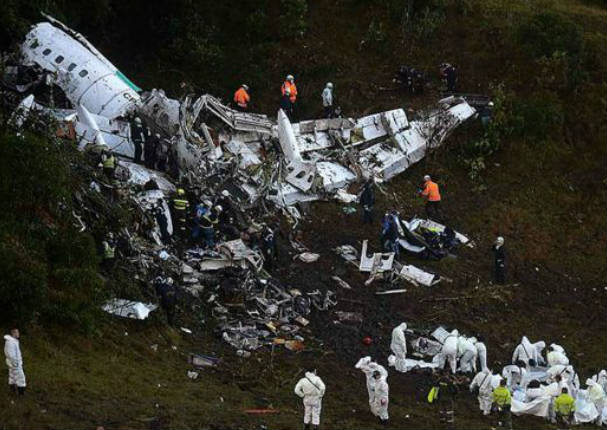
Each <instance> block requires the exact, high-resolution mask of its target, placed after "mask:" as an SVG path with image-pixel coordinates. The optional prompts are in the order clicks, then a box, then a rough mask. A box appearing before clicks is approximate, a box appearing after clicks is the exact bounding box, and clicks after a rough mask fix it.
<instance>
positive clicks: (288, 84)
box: [280, 81, 297, 103]
mask: <svg viewBox="0 0 607 430" xmlns="http://www.w3.org/2000/svg"><path fill="white" fill-rule="evenodd" d="M287 88H289V89H290V90H291V93H290V94H289V100H291V103H295V100H297V87H296V86H295V82H293V83H291V82H289V81H284V82H283V84H282V87H280V92H281V93H282V95H283V96H284V95H285V90H286V89H287Z"/></svg>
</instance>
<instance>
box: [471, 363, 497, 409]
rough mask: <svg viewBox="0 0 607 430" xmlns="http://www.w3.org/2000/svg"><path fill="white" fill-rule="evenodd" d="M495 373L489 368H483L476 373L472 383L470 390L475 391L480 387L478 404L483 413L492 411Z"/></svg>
mask: <svg viewBox="0 0 607 430" xmlns="http://www.w3.org/2000/svg"><path fill="white" fill-rule="evenodd" d="M492 381H493V375H492V374H491V371H490V370H489V369H485V370H481V371H480V372H478V373H477V374H476V376H475V377H474V379H472V382H471V383H470V391H471V392H474V390H475V389H477V388H478V406H479V408H480V410H481V411H483V415H489V414H490V413H491V404H492V403H493V396H492V394H493V388H494V387H493V384H492Z"/></svg>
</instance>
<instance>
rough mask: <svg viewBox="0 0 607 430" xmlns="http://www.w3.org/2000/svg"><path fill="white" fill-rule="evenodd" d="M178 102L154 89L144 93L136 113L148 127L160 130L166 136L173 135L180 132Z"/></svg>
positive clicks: (161, 91) (179, 104)
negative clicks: (151, 126) (143, 119)
mask: <svg viewBox="0 0 607 430" xmlns="http://www.w3.org/2000/svg"><path fill="white" fill-rule="evenodd" d="M180 106H181V103H180V102H179V100H175V99H171V98H169V97H167V96H166V94H165V93H164V91H163V90H158V89H156V88H154V89H152V91H150V92H149V93H144V96H143V100H142V102H141V103H140V105H139V109H138V112H139V113H140V114H141V115H142V116H143V117H144V118H145V120H146V122H147V123H148V124H149V125H153V126H154V127H155V128H156V129H157V130H161V131H163V132H164V133H166V134H168V135H173V134H175V133H177V132H178V131H179V130H180V127H181V125H180V122H179V110H180Z"/></svg>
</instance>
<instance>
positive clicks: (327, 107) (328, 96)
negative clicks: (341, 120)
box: [321, 82, 333, 118]
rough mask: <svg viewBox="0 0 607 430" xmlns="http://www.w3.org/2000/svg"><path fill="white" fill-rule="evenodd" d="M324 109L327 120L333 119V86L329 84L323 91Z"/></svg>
mask: <svg viewBox="0 0 607 430" xmlns="http://www.w3.org/2000/svg"><path fill="white" fill-rule="evenodd" d="M321 97H322V107H323V110H324V112H323V114H324V117H325V118H333V84H332V83H331V82H327V85H325V89H324V90H322V94H321Z"/></svg>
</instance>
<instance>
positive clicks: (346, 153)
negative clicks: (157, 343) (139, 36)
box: [2, 15, 476, 349]
mask: <svg viewBox="0 0 607 430" xmlns="http://www.w3.org/2000/svg"><path fill="white" fill-rule="evenodd" d="M45 17H46V18H47V20H48V22H43V23H39V24H36V25H34V26H33V27H32V29H31V30H30V32H29V33H28V34H27V36H26V38H25V42H24V43H23V45H22V46H21V52H20V58H19V60H18V61H17V63H16V65H7V66H6V67H5V75H4V77H3V80H2V83H3V85H4V86H5V87H9V88H11V89H12V90H13V91H15V92H17V93H18V94H20V95H21V97H24V98H23V99H22V101H21V103H20V104H19V106H18V108H17V109H16V110H15V112H14V114H13V115H12V117H11V122H12V123H13V125H14V126H16V127H17V128H18V127H20V126H21V125H22V124H23V122H24V121H25V120H26V119H27V118H28V116H30V115H32V114H33V113H37V114H42V115H45V116H50V117H52V118H54V120H55V121H56V123H57V124H59V129H58V131H57V134H58V135H60V136H62V137H66V138H69V139H72V140H76V141H77V142H78V147H79V148H80V149H81V150H86V149H91V150H96V149H99V148H105V149H109V150H111V151H113V152H114V153H115V154H117V155H119V156H120V157H121V162H120V163H119V169H118V170H120V172H117V176H119V177H120V179H121V181H122V182H123V183H124V184H133V185H139V186H143V185H144V184H147V183H148V182H154V184H155V187H154V189H145V190H143V191H141V190H140V191H138V192H137V194H136V195H134V196H133V201H134V202H135V204H136V205H138V206H139V207H140V208H141V209H142V210H144V211H145V210H149V209H150V208H153V207H154V205H155V204H158V203H157V202H159V201H160V200H159V199H164V200H163V203H162V205H161V206H160V209H161V210H162V212H164V213H165V215H166V218H167V230H168V232H169V233H172V230H173V226H172V222H171V214H170V211H169V209H168V206H167V204H166V202H167V201H168V200H169V197H170V195H171V194H172V193H173V192H174V191H175V189H176V187H175V183H179V184H183V185H184V186H186V187H188V188H190V189H196V190H199V191H200V193H199V194H200V195H199V196H198V197H199V198H200V199H201V201H203V200H204V199H207V198H209V199H212V198H213V197H215V198H216V197H217V196H223V197H225V198H228V197H227V196H229V199H232V201H233V204H234V206H237V207H238V208H239V210H240V211H246V210H247V208H251V207H254V206H258V207H263V208H268V207H273V208H274V209H275V210H277V211H282V212H283V213H284V214H285V215H287V217H288V218H290V219H291V220H294V222H295V225H296V224H297V220H298V218H299V217H300V215H299V212H298V210H297V209H296V206H295V205H296V204H297V203H300V202H309V201H315V200H327V199H332V198H334V199H338V200H340V201H342V202H347V203H350V202H354V201H356V200H357V196H356V195H355V194H351V193H350V192H349V186H350V185H352V184H354V183H357V182H362V181H366V180H369V179H373V180H374V181H376V182H382V181H387V180H390V179H391V178H393V177H394V176H396V175H398V174H399V173H402V172H403V171H404V170H405V169H407V167H409V166H410V165H411V164H413V163H415V162H417V161H419V160H420V159H421V158H423V157H424V155H425V154H426V153H427V152H428V151H429V150H431V149H433V148H435V147H437V146H439V145H440V144H441V143H442V142H444V140H445V139H446V138H447V137H448V136H449V134H450V133H451V132H452V131H453V130H454V129H455V128H456V127H457V126H458V125H459V124H461V123H462V122H464V121H466V120H467V119H469V118H471V117H473V116H474V115H475V113H476V112H475V109H474V108H473V107H472V106H470V105H469V104H468V103H467V102H466V100H464V99H463V98H460V97H448V98H445V99H442V100H440V101H439V102H438V103H437V104H436V106H433V107H431V108H430V109H427V110H426V111H424V112H421V113H419V114H418V115H416V117H415V118H414V119H409V118H407V115H406V113H405V111H404V110H403V109H394V110H390V111H386V112H380V113H376V114H372V115H367V116H364V117H361V118H358V119H352V118H333V119H318V120H306V121H301V122H298V123H291V122H290V121H289V119H288V118H287V116H286V115H285V113H284V112H282V111H281V110H279V111H278V113H277V117H276V120H274V119H271V118H268V117H267V116H266V115H262V114H254V113H243V112H239V111H236V110H234V109H231V108H230V107H229V106H226V105H225V104H223V103H222V102H221V100H219V99H218V98H216V97H213V96H212V95H208V94H206V95H202V96H200V97H194V96H191V95H188V96H186V97H184V98H183V99H182V100H176V99H172V98H169V97H168V96H167V95H166V94H165V93H164V91H162V90H157V89H153V90H151V91H142V90H141V89H139V88H138V87H137V86H136V85H135V84H133V83H132V82H131V81H130V80H129V79H128V78H127V77H126V76H125V75H124V74H122V73H121V72H120V71H119V70H118V69H117V68H116V67H115V66H114V65H113V64H112V63H111V62H110V61H109V60H108V59H106V58H105V57H104V56H103V55H102V54H101V53H100V52H99V51H97V50H96V49H95V47H94V46H92V44H90V43H89V42H88V41H87V40H86V39H85V38H84V37H83V36H82V35H81V34H79V33H77V32H75V31H73V30H72V29H70V28H68V27H67V26H65V25H64V24H62V23H61V22H59V21H57V20H55V19H54V18H52V17H50V16H46V15H45ZM57 87H58V88H59V89H60V90H61V92H62V93H63V94H62V95H63V96H64V99H63V100H62V102H61V103H55V101H56V100H53V99H52V96H51V99H50V101H49V98H48V97H45V98H42V99H39V100H36V98H35V97H34V93H36V94H40V93H44V89H48V88H53V89H54V88H57ZM40 89H42V91H40ZM48 92H49V91H47V93H48ZM57 92H58V91H57ZM50 93H51V95H52V94H54V93H55V92H53V91H50ZM58 105H60V108H59V107H58ZM135 117H139V118H141V119H142V120H143V121H144V122H145V124H146V125H147V127H149V128H150V129H151V132H152V133H154V134H158V135H160V136H161V138H162V139H164V141H165V142H168V144H169V145H170V148H171V155H172V157H173V159H174V160H175V166H176V171H171V176H170V177H169V176H168V175H166V174H164V173H162V172H159V171H156V170H153V169H149V168H146V167H144V166H142V165H140V164H136V163H134V162H132V161H133V158H134V153H135V146H134V143H133V140H132V135H131V122H132V120H133V119H134V118H135ZM93 186H94V185H93V184H91V187H93ZM97 187H98V185H97ZM140 188H141V187H139V188H137V189H140ZM223 197H222V198H223ZM268 204H269V206H268ZM266 212H268V211H266ZM74 216H76V215H74ZM244 218H247V216H245V217H244ZM248 218H250V217H248ZM79 221H80V224H81V225H82V229H85V228H86V226H85V225H84V223H83V222H82V220H80V219H79ZM249 221H250V225H251V226H254V225H258V224H259V223H258V222H257V221H256V220H249ZM397 224H398V225H399V229H401V230H402V231H403V234H402V239H401V240H400V242H399V244H400V246H401V247H402V248H403V249H405V250H407V251H408V252H413V253H415V254H417V255H426V256H434V255H435V254H437V253H438V251H442V250H444V249H447V248H446V247H445V246H444V245H443V244H440V245H436V246H438V247H439V248H440V250H437V249H434V245H433V244H432V243H430V242H429V241H428V240H427V235H428V234H430V235H434V236H436V237H437V238H439V237H441V238H442V233H443V231H444V230H445V226H442V225H440V224H437V223H432V222H431V221H428V220H425V221H423V220H417V219H413V220H411V221H409V222H408V223H407V222H405V221H401V220H400V219H399V220H398V223H397ZM250 228H253V227H250ZM124 229H125V231H126V232H127V233H126V234H127V235H129V237H131V233H130V232H129V231H128V230H129V227H128V226H126V227H125V228H124ZM422 230H423V231H422ZM139 233H140V234H141V236H142V237H135V236H133V240H132V244H133V246H135V247H137V248H138V252H139V257H138V259H137V261H138V270H139V272H140V273H143V274H144V275H147V271H148V269H149V267H151V265H152V264H153V262H154V261H156V259H158V258H160V259H161V260H163V261H164V263H165V266H167V265H168V266H170V267H172V269H171V270H170V274H171V276H176V277H178V278H180V279H181V284H182V285H183V286H184V289H185V290H186V291H188V292H190V293H191V294H193V295H194V296H199V294H201V293H202V292H203V291H204V293H205V296H206V297H205V301H206V302H207V303H209V304H211V306H213V312H212V313H213V316H214V317H215V318H216V319H217V320H218V321H220V322H221V325H220V330H221V333H222V334H221V335H222V337H223V338H224V340H225V341H226V342H228V343H230V344H232V345H233V346H235V347H236V348H238V349H243V348H244V349H256V348H257V347H259V346H260V345H261V343H260V342H258V339H259V340H261V341H262V342H266V341H268V339H271V338H272V337H275V334H274V333H276V330H277V327H275V325H276V324H278V325H279V326H280V327H281V328H280V330H281V331H283V332H285V333H286V331H285V330H287V331H288V330H291V331H289V333H291V335H294V333H295V332H296V331H297V330H296V328H297V327H296V326H295V325H294V324H295V323H297V324H299V325H302V326H304V325H306V324H307V323H308V321H307V320H306V318H305V316H307V315H308V314H309V312H310V309H311V307H314V308H316V309H317V310H320V311H323V310H327V309H328V308H329V307H332V306H334V305H335V304H336V303H337V301H336V299H335V293H334V292H332V291H330V290H327V291H324V292H323V291H319V290H315V291H312V292H300V291H299V290H297V289H295V288H290V287H288V286H282V285H280V283H279V282H278V281H277V280H276V279H274V278H272V277H271V276H268V275H267V274H264V275H262V266H263V256H262V254H261V253H260V252H259V251H258V250H254V249H251V248H249V247H248V246H247V245H246V244H245V243H244V242H243V241H242V240H241V239H238V238H237V239H235V240H226V241H225V242H223V243H220V244H219V245H218V246H217V247H216V249H214V250H209V249H201V248H192V249H189V250H186V251H185V252H184V253H183V255H182V256H181V257H178V256H177V255H175V254H173V253H171V249H170V245H169V244H168V243H163V241H162V239H161V237H160V231H159V229H158V226H156V227H154V229H153V231H152V232H139ZM452 233H453V232H452ZM454 234H455V236H454V239H451V240H450V242H452V243H454V242H453V241H454V240H455V239H457V241H456V242H457V243H458V244H463V245H468V246H471V243H469V242H470V241H469V240H468V238H466V237H465V236H463V235H461V234H460V233H457V232H455V233H454ZM144 238H146V239H147V241H146V240H145V239H144ZM437 240H438V239H437ZM441 240H442V239H441ZM437 243H438V242H437ZM291 245H292V246H293V247H294V249H296V250H297V252H298V253H299V255H298V256H297V257H299V258H300V259H301V260H302V261H305V262H311V261H315V259H317V258H318V254H314V253H311V252H308V251H309V250H308V249H307V248H305V246H303V245H302V244H300V243H299V242H297V241H293V240H291ZM366 248H367V243H366V241H365V243H364V246H363V250H362V252H361V255H360V257H359V256H358V251H357V250H356V249H354V248H353V247H352V246H351V245H344V246H342V247H340V248H339V249H336V252H337V253H338V254H340V255H342V257H343V258H344V259H346V260H347V261H349V262H353V260H358V259H359V258H360V264H356V265H357V266H358V269H359V270H360V271H363V272H369V273H370V278H369V280H368V281H367V283H370V282H372V281H373V279H375V277H376V276H377V275H378V274H380V273H391V274H392V276H393V278H394V279H404V280H406V281H408V282H410V283H413V284H414V285H424V286H428V287H429V286H431V285H435V284H436V283H437V282H438V281H439V279H440V277H439V276H438V275H435V274H431V273H427V272H424V271H423V270H421V269H418V268H416V267H415V266H411V265H402V264H400V263H398V262H397V261H395V259H394V253H375V254H372V255H371V256H369V255H367V250H366ZM439 257H440V256H439ZM167 275H168V274H167ZM333 279H335V280H336V282H338V284H339V285H340V286H342V288H350V286H349V285H347V283H345V282H344V281H342V280H341V279H340V278H339V277H336V276H335V277H333ZM207 280H208V281H209V282H206V281H207ZM205 286H207V287H209V289H205ZM233 290H234V291H235V290H238V296H239V297H241V298H242V297H243V296H244V303H246V315H245V317H243V316H242V315H240V314H239V315H238V316H237V315H232V314H231V312H230V309H231V307H230V306H228V305H227V304H226V302H225V301H224V304H225V306H224V304H221V303H220V296H222V295H224V296H226V294H227V296H229V295H230V294H231V293H230V292H233ZM226 291H228V293H230V294H228V293H226ZM399 291H406V290H392V291H388V292H387V293H391V292H399ZM222 292H223V294H222ZM378 294H380V293H378ZM224 299H225V297H224ZM120 303H122V302H120ZM125 303H127V305H128V306H139V307H140V308H141V306H143V305H139V304H137V303H134V302H130V301H127V302H125ZM114 304H115V303H113V302H112V303H110V304H109V305H108V306H110V305H111V306H110V308H111V309H114V308H113V307H112V306H114ZM142 309H143V308H142ZM146 309H147V308H146ZM114 313H116V314H118V315H121V316H129V315H131V314H133V312H131V311H125V312H123V311H120V312H114ZM123 314H124V315H123ZM243 318H244V319H243ZM259 327H261V329H259ZM264 327H265V328H264ZM268 327H271V330H270V331H268V330H267V328H268ZM283 328H284V330H283ZM294 336H295V337H294V339H295V340H293V342H301V340H298V339H299V338H298V337H297V336H296V335H294ZM270 341H271V340H270ZM297 345H299V343H298V344H297ZM297 345H291V346H292V347H293V348H296V347H298V346H297Z"/></svg>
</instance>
